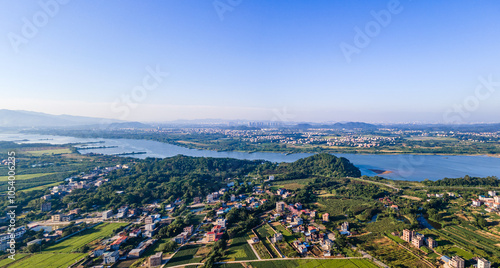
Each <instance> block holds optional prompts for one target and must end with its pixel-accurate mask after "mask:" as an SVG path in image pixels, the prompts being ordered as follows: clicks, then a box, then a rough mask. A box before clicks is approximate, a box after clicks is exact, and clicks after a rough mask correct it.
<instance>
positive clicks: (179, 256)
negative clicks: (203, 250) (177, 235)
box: [166, 245, 203, 267]
mask: <svg viewBox="0 0 500 268" xmlns="http://www.w3.org/2000/svg"><path fill="white" fill-rule="evenodd" d="M202 246H203V245H186V246H184V247H182V248H181V249H180V250H179V251H178V252H177V253H176V254H175V255H174V256H173V257H172V259H171V260H170V261H169V262H168V263H167V265H166V267H170V266H176V265H182V264H189V263H198V262H201V260H202V258H199V257H198V258H196V257H195V256H196V252H198V249H199V248H200V247H202Z"/></svg>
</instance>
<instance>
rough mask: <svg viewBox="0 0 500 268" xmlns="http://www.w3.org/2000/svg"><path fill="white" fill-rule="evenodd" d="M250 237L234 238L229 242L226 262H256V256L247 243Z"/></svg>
mask: <svg viewBox="0 0 500 268" xmlns="http://www.w3.org/2000/svg"><path fill="white" fill-rule="evenodd" d="M249 239H250V237H248V236H241V237H235V238H233V239H232V240H231V244H230V246H229V248H228V249H227V251H226V259H227V260H235V261H243V260H256V259H257V256H255V253H253V250H252V248H251V247H250V245H249V244H248V243H247V240H249Z"/></svg>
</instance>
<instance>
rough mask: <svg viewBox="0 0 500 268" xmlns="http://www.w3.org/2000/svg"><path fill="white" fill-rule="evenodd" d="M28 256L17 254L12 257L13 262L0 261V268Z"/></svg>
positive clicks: (7, 259)
mask: <svg viewBox="0 0 500 268" xmlns="http://www.w3.org/2000/svg"><path fill="white" fill-rule="evenodd" d="M28 255H29V254H24V253H18V254H16V256H15V257H14V259H15V260H12V259H9V258H5V259H3V260H1V261H0V267H5V266H6V265H7V264H10V263H13V262H15V261H19V260H20V259H22V258H24V257H26V256H28Z"/></svg>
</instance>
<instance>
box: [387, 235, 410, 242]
mask: <svg viewBox="0 0 500 268" xmlns="http://www.w3.org/2000/svg"><path fill="white" fill-rule="evenodd" d="M385 235H386V236H387V237H389V238H390V239H391V240H392V241H394V242H396V243H404V242H405V241H404V240H403V239H401V238H400V237H398V236H394V235H391V234H385Z"/></svg>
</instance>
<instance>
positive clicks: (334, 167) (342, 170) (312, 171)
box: [280, 153, 361, 177]
mask: <svg viewBox="0 0 500 268" xmlns="http://www.w3.org/2000/svg"><path fill="white" fill-rule="evenodd" d="M280 169H281V171H283V172H284V173H288V174H289V175H297V176H324V177H360V176H361V171H360V170H359V169H358V168H357V167H356V166H354V165H353V164H352V163H351V162H350V161H349V160H348V159H347V158H344V157H336V156H334V155H331V154H326V153H321V154H316V155H313V156H310V157H306V158H302V159H299V160H297V161H295V162H293V163H289V164H282V165H281V167H280Z"/></svg>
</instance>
